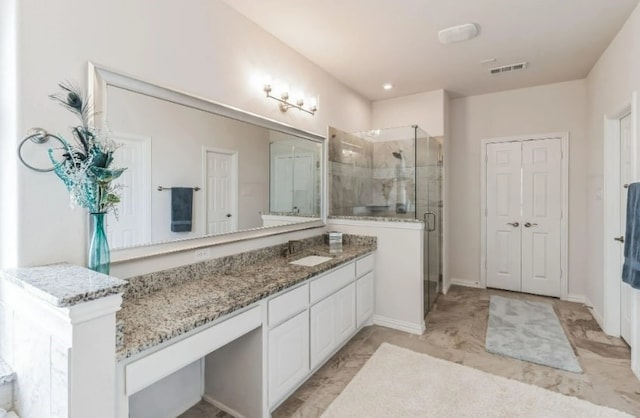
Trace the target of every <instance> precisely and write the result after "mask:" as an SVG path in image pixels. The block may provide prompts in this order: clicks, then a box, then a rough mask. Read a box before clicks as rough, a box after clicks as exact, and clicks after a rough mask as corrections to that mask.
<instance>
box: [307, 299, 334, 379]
mask: <svg viewBox="0 0 640 418" xmlns="http://www.w3.org/2000/svg"><path fill="white" fill-rule="evenodd" d="M336 323H337V319H336V298H335V296H329V297H328V298H326V299H324V300H322V301H320V302H318V303H317V304H316V305H314V306H312V307H311V368H312V369H313V368H315V367H316V366H317V365H319V364H320V363H321V362H322V361H323V360H324V359H325V358H327V357H328V356H329V354H331V350H333V348H334V347H335V346H336V332H335V330H336Z"/></svg>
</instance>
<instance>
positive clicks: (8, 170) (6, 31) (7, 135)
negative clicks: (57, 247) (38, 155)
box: [0, 0, 18, 267]
mask: <svg viewBox="0 0 640 418" xmlns="http://www.w3.org/2000/svg"><path fill="white" fill-rule="evenodd" d="M17 4H18V0H3V1H2V2H0V68H1V69H2V70H1V71H0V155H2V156H6V155H15V154H14V153H15V146H16V144H15V141H14V139H15V138H16V137H17V123H18V122H17V118H18V109H17V103H18V97H17V93H18V92H17V87H16V80H17V76H18V71H17V66H18V45H17V33H18V26H17V23H18V22H17V16H16V10H17V7H18V5H17ZM17 166H18V161H17V160H16V159H15V158H4V161H3V162H2V164H0V196H2V199H0V267H15V265H16V263H17V251H16V248H15V247H16V246H15V245H3V244H2V243H4V242H8V243H15V242H16V239H17V227H16V220H15V217H16V214H17V206H18V204H17V197H18V191H17V189H18V185H17V180H16V175H15V172H16V167H17Z"/></svg>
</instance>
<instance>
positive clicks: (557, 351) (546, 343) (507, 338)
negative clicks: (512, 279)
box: [485, 296, 582, 373]
mask: <svg viewBox="0 0 640 418" xmlns="http://www.w3.org/2000/svg"><path fill="white" fill-rule="evenodd" d="M485 347H486V349H487V351H488V352H490V353H494V354H500V355H503V356H508V357H513V358H515V359H518V360H525V361H530V362H532V363H537V364H542V365H543V366H549V367H555V368H556V369H562V370H567V371H570V372H574V373H582V368H581V367H580V363H578V359H577V358H576V356H575V354H574V353H573V349H572V348H571V344H569V340H567V336H566V335H565V333H564V330H563V329H562V326H561V325H560V320H558V317H557V316H556V313H555V312H554V311H553V307H552V306H551V305H550V304H548V303H543V302H531V301H528V300H518V299H510V298H504V297H501V296H491V306H490V308H489V327H488V328H487V339H486V343H485Z"/></svg>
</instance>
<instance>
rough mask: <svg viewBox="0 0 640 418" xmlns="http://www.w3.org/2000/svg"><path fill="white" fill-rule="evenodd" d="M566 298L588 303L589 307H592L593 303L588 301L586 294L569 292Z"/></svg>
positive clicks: (568, 300) (570, 300)
mask: <svg viewBox="0 0 640 418" xmlns="http://www.w3.org/2000/svg"><path fill="white" fill-rule="evenodd" d="M564 300H566V301H567V302H575V303H582V304H583V305H587V307H591V304H590V303H587V297H586V296H585V295H572V294H569V295H567V297H566V298H565V299H564Z"/></svg>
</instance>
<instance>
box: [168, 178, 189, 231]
mask: <svg viewBox="0 0 640 418" xmlns="http://www.w3.org/2000/svg"><path fill="white" fill-rule="evenodd" d="M192 217H193V187H172V188H171V231H172V232H189V231H191V223H192Z"/></svg>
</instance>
